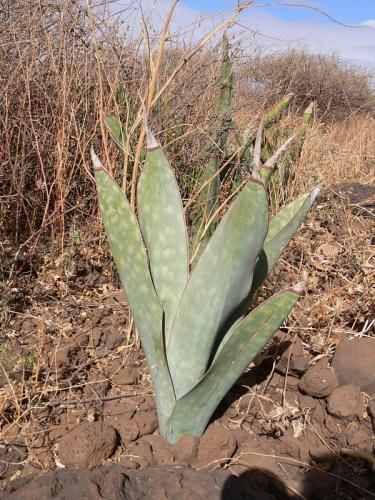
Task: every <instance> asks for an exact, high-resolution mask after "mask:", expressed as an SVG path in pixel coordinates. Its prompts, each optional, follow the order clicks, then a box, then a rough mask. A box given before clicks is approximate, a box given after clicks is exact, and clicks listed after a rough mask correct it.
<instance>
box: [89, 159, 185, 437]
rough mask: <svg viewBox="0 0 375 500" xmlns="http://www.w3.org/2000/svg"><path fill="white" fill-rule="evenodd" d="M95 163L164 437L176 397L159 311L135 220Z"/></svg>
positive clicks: (102, 204) (105, 217) (107, 224)
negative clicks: (149, 373) (152, 383)
mask: <svg viewBox="0 0 375 500" xmlns="http://www.w3.org/2000/svg"><path fill="white" fill-rule="evenodd" d="M98 162H99V160H98V159H97V157H95V156H94V165H95V166H96V172H95V178H96V184H97V191H98V196H99V203H100V210H101V213H102V218H103V223H104V227H105V230H106V234H107V238H108V241H109V244H110V247H111V251H112V255H113V258H114V261H115V263H116V267H117V270H118V272H119V275H120V279H121V282H122V284H123V287H124V289H125V292H126V296H127V299H128V302H129V305H130V308H131V310H132V313H133V316H134V320H135V323H136V325H137V328H138V330H139V332H140V335H141V339H142V346H143V349H144V351H145V353H146V356H147V360H148V363H149V367H150V370H151V376H152V379H153V382H154V385H155V391H156V398H157V405H158V413H159V422H160V427H161V432H162V433H163V431H164V428H163V427H164V423H165V420H166V419H167V418H168V416H169V415H170V413H171V411H172V409H173V406H174V403H175V397H174V392H173V386H172V383H171V380H170V376H169V371H168V367H167V364H166V359H165V351H164V341H163V335H162V310H161V306H160V303H159V301H158V298H157V295H156V293H155V290H154V287H153V284H152V280H151V276H150V272H149V265H148V259H147V255H146V251H145V248H144V246H143V243H142V240H141V234H140V231H139V227H138V223H137V220H136V218H135V216H134V214H133V212H132V210H131V208H130V206H129V203H128V201H127V200H126V198H125V196H124V195H123V193H122V192H121V190H120V189H119V187H118V186H117V184H116V183H115V182H114V180H113V179H112V178H111V177H110V175H109V174H108V172H107V171H106V170H105V169H104V168H103V167H102V166H101V164H100V163H98Z"/></svg>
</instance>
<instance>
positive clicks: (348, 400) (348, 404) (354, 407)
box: [327, 384, 364, 419]
mask: <svg viewBox="0 0 375 500" xmlns="http://www.w3.org/2000/svg"><path fill="white" fill-rule="evenodd" d="M327 410H328V412H329V413H330V414H331V415H333V416H334V417H337V418H345V419H352V418H354V417H361V416H362V415H363V410H364V405H363V400H362V394H361V389H360V387H358V386H357V385H353V384H351V385H342V386H340V387H337V389H335V390H334V391H333V392H332V394H330V395H329V396H328V399H327Z"/></svg>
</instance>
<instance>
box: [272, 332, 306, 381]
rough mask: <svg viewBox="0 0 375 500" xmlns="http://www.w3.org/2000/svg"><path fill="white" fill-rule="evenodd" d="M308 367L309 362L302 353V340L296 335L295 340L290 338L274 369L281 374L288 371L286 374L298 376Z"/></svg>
mask: <svg viewBox="0 0 375 500" xmlns="http://www.w3.org/2000/svg"><path fill="white" fill-rule="evenodd" d="M308 368H309V363H308V361H307V359H306V357H305V355H304V353H303V346H302V341H301V339H300V338H299V337H296V339H295V341H294V342H293V341H292V340H291V343H290V345H289V347H288V348H287V349H286V350H285V351H284V352H283V353H282V354H281V356H280V359H279V361H278V362H277V364H276V370H277V371H278V372H280V373H282V374H283V375H285V374H286V373H288V375H294V376H296V377H300V376H301V375H303V374H304V373H305V372H306V371H307V370H308Z"/></svg>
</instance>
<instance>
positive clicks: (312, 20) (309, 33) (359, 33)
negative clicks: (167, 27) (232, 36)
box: [117, 0, 375, 70]
mask: <svg viewBox="0 0 375 500" xmlns="http://www.w3.org/2000/svg"><path fill="white" fill-rule="evenodd" d="M284 1H285V3H289V4H292V3H299V4H303V3H306V4H309V5H312V6H315V7H317V8H318V9H321V10H323V11H325V12H327V13H328V14H329V15H330V16H332V17H333V18H335V19H336V20H337V21H339V22H342V23H344V24H349V25H355V26H357V27H345V26H342V25H340V24H337V23H335V22H333V21H332V20H330V19H328V18H327V17H324V16H323V15H322V14H320V13H318V12H314V11H312V10H311V9H305V8H293V7H286V6H280V5H279V6H272V7H271V6H268V7H266V6H256V4H260V3H263V4H264V3H270V2H267V1H266V0H254V1H253V6H252V7H251V8H249V9H247V10H245V11H244V12H242V13H241V15H240V17H239V23H240V28H239V27H237V34H238V33H239V32H240V31H241V32H242V33H243V34H249V35H252V36H255V40H256V41H257V42H259V43H261V44H262V45H265V46H267V47H269V48H270V49H271V50H282V49H286V48H295V47H302V48H307V49H308V50H310V51H311V52H315V53H323V54H332V53H334V54H335V55H337V56H338V57H340V58H341V59H343V60H346V61H348V62H350V63H354V64H357V65H359V66H365V67H368V68H369V69H371V70H375V0H284ZM123 2H124V3H125V2H126V0H119V1H118V2H117V3H118V4H119V5H120V4H121V3H123ZM138 2H140V4H141V5H142V8H144V10H148V9H150V10H151V11H152V12H153V14H152V16H153V19H154V20H155V23H152V24H155V27H156V29H157V24H158V23H157V20H159V23H160V25H161V24H162V21H163V19H164V18H165V14H166V12H167V10H168V7H169V6H170V5H171V3H172V2H171V0H138ZM124 3H123V4H124ZM237 3H238V2H237V0H180V1H179V3H178V6H177V8H176V11H175V14H174V19H173V22H172V28H173V29H178V28H179V27H185V26H188V25H189V24H191V23H194V22H196V20H197V19H199V18H202V17H203V18H206V19H207V16H210V19H209V20H208V21H207V20H206V21H203V22H201V23H200V24H199V29H198V30H196V31H197V32H198V34H199V35H201V34H203V33H204V32H205V31H206V32H208V31H209V30H210V29H212V24H213V23H214V22H219V20H221V19H223V16H224V17H225V16H226V17H228V16H229V11H230V9H233V8H234V7H236V6H237ZM272 3H282V0H273V1H272ZM216 13H224V14H223V16H215V17H212V16H214V15H215V14H216ZM212 19H214V21H212ZM232 32H233V29H232ZM254 33H256V35H254Z"/></svg>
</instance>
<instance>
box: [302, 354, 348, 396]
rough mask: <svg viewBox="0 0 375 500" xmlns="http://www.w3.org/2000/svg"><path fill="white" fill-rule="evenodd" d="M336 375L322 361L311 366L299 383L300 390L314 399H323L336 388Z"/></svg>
mask: <svg viewBox="0 0 375 500" xmlns="http://www.w3.org/2000/svg"><path fill="white" fill-rule="evenodd" d="M338 385H339V384H338V380H337V375H336V373H335V371H334V369H333V368H330V367H329V366H328V365H327V364H326V362H325V361H324V360H322V361H321V362H319V363H317V364H316V365H314V366H311V367H310V368H309V369H308V370H307V372H306V373H305V375H303V377H302V378H301V380H300V382H299V388H300V390H301V391H302V392H303V393H305V394H308V395H309V396H313V397H315V398H325V397H327V396H329V395H330V394H331V392H332V391H333V390H334V389H336V387H337V386H338Z"/></svg>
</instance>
